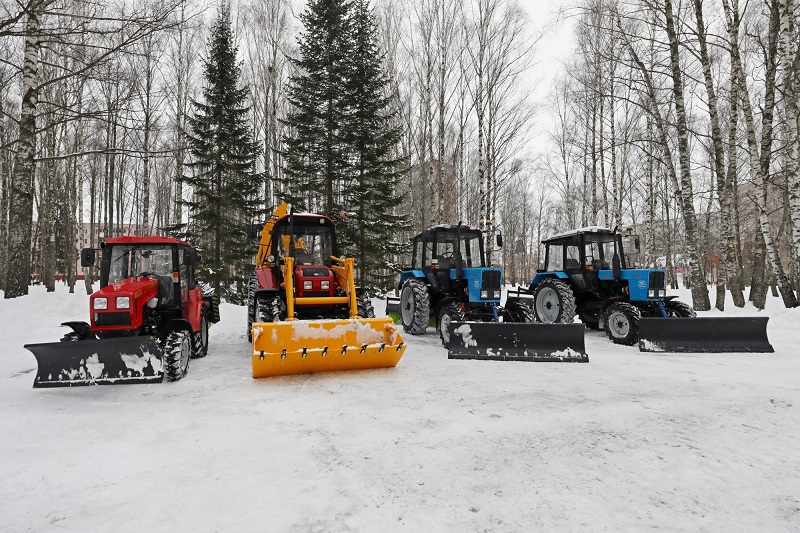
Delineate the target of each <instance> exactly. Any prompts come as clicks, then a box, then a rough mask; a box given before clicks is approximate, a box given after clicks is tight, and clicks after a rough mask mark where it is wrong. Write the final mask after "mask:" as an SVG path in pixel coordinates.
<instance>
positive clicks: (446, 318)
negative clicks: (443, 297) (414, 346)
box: [439, 313, 453, 344]
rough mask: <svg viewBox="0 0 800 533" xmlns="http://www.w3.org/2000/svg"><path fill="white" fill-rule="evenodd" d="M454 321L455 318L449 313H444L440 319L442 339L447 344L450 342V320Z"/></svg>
mask: <svg viewBox="0 0 800 533" xmlns="http://www.w3.org/2000/svg"><path fill="white" fill-rule="evenodd" d="M452 321H453V319H452V318H451V317H450V314H449V313H444V314H443V315H442V318H440V319H439V332H440V333H441V334H442V340H443V341H444V342H445V344H447V343H449V342H450V322H452Z"/></svg>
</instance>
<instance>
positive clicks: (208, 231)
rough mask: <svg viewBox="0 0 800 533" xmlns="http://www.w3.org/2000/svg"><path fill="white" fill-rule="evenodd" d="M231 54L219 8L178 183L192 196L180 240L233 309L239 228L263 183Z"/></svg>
mask: <svg viewBox="0 0 800 533" xmlns="http://www.w3.org/2000/svg"><path fill="white" fill-rule="evenodd" d="M236 53H237V47H236V46H235V45H234V41H233V31H232V29H231V20H230V9H229V7H228V6H227V4H226V3H225V2H223V3H222V5H221V6H220V8H219V10H218V12H217V20H216V22H215V24H214V26H213V28H212V31H211V36H210V38H209V55H208V58H207V59H205V60H204V61H203V64H204V77H205V83H204V85H203V101H202V102H199V101H193V102H192V104H193V107H194V113H193V114H192V115H191V116H189V117H188V125H189V131H188V132H186V139H187V145H188V148H189V153H190V156H191V160H190V162H188V163H187V167H188V170H189V172H188V173H187V175H185V176H183V177H182V178H181V181H182V182H183V183H184V184H188V185H190V186H191V187H192V190H193V195H192V198H191V199H190V200H189V201H187V202H186V205H187V207H188V208H189V212H190V218H189V225H188V227H187V228H186V230H187V231H186V237H187V238H188V239H190V240H191V242H192V243H193V244H195V245H196V246H198V248H199V249H200V250H201V252H202V256H203V258H202V261H201V262H200V265H199V269H198V276H199V278H200V279H201V280H202V281H203V282H205V283H208V284H209V285H211V286H213V287H214V289H215V291H216V293H217V294H219V295H220V296H222V297H224V298H227V299H228V300H231V301H234V302H239V301H241V300H242V299H243V296H242V293H243V291H244V290H246V283H243V281H244V280H245V279H246V278H247V276H248V275H249V271H250V270H251V269H252V261H253V255H254V251H253V249H252V245H251V244H250V242H249V241H248V239H247V232H246V224H247V223H248V222H249V221H250V220H252V219H253V218H254V216H256V215H257V214H258V213H259V211H258V206H259V202H258V195H257V191H258V190H259V187H260V183H261V178H262V176H261V175H259V174H257V173H255V172H254V171H253V169H254V165H255V160H256V157H257V156H258V154H259V148H258V145H257V143H255V142H253V135H252V132H251V130H250V127H249V123H248V119H247V116H248V113H249V111H250V107H249V106H248V105H246V102H245V99H246V96H247V90H246V89H242V88H239V87H238V84H239V75H240V71H241V67H240V63H238V62H237V61H236Z"/></svg>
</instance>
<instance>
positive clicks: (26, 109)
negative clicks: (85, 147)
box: [4, 2, 48, 298]
mask: <svg viewBox="0 0 800 533" xmlns="http://www.w3.org/2000/svg"><path fill="white" fill-rule="evenodd" d="M47 5H48V3H47V2H42V3H34V4H32V5H31V6H30V9H29V10H28V19H27V22H26V24H25V52H24V53H25V59H24V63H23V66H22V103H21V107H20V120H19V141H18V142H17V153H16V155H15V156H14V170H13V173H12V175H11V184H10V187H9V191H10V194H9V209H8V213H9V228H8V263H7V265H6V272H5V276H6V290H5V293H4V295H5V298H16V297H18V296H23V295H25V294H28V281H29V276H30V267H31V233H32V225H33V180H34V176H35V173H36V163H35V160H34V158H35V156H36V105H37V104H38V101H39V89H38V83H39V49H40V47H41V42H40V30H41V16H42V14H43V13H44V10H45V8H46V6H47Z"/></svg>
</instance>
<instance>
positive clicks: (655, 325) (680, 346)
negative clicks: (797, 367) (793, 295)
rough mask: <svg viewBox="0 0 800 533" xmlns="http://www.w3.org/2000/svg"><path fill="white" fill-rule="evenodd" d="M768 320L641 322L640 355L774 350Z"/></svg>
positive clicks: (667, 319)
mask: <svg viewBox="0 0 800 533" xmlns="http://www.w3.org/2000/svg"><path fill="white" fill-rule="evenodd" d="M768 320H769V317H714V318H641V319H640V320H639V351H641V352H676V353H680V352H685V353H693V352H700V353H703V352H705V353H726V352H758V353H772V352H774V351H775V350H774V349H773V348H772V345H771V344H770V343H769V340H768V339H767V321H768Z"/></svg>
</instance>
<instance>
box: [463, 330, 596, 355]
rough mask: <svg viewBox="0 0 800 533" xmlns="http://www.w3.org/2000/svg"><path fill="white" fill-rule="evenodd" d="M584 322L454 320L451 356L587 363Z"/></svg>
mask: <svg viewBox="0 0 800 533" xmlns="http://www.w3.org/2000/svg"><path fill="white" fill-rule="evenodd" d="M583 331H584V327H583V324H529V323H517V322H499V323H498V322H451V323H450V342H449V343H448V346H447V349H448V354H447V358H448V359H484V360H491V361H541V362H571V363H588V362H589V356H588V355H587V354H586V345H585V344H584V341H583Z"/></svg>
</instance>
